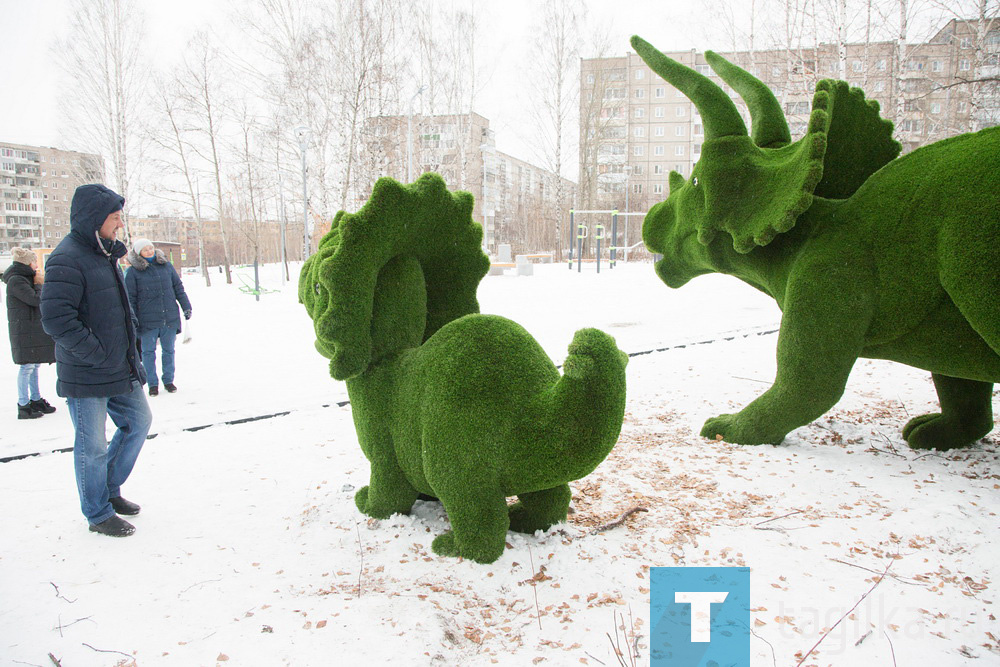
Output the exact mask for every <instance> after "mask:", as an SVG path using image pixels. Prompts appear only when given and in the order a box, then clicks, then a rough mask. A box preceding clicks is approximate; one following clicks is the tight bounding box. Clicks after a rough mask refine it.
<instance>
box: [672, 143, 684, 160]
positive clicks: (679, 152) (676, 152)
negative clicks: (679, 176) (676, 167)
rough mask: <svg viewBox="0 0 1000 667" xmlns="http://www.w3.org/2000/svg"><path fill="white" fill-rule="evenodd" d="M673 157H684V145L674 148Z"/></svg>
mask: <svg viewBox="0 0 1000 667" xmlns="http://www.w3.org/2000/svg"><path fill="white" fill-rule="evenodd" d="M674 155H676V156H677V157H680V156H682V155H684V144H681V145H680V146H674Z"/></svg>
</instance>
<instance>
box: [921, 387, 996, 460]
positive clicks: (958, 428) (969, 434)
mask: <svg viewBox="0 0 1000 667" xmlns="http://www.w3.org/2000/svg"><path fill="white" fill-rule="evenodd" d="M931 379H932V380H934V389H935V390H936V391H937V395H938V400H939V401H940V402H941V412H940V413H931V414H926V415H920V416H919V417H914V418H913V419H911V420H910V421H909V422H908V423H907V424H906V426H904V427H903V439H904V440H906V442H907V443H908V444H909V445H910V447H912V448H913V449H956V448H958V447H968V446H969V445H971V444H973V443H974V442H975V441H976V440H979V439H980V438H982V437H983V436H985V435H986V434H987V433H989V432H990V431H991V430H993V383H992V382H980V381H977V380H965V379H962V378H955V377H950V376H947V375H941V374H940V373H932V374H931Z"/></svg>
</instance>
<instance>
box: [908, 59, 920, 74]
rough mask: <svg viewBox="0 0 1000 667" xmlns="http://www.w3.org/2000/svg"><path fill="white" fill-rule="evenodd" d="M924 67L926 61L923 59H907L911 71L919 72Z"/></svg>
mask: <svg viewBox="0 0 1000 667" xmlns="http://www.w3.org/2000/svg"><path fill="white" fill-rule="evenodd" d="M923 68H924V61H923V60H907V61H906V69H908V70H910V71H911V72H919V71H920V70H922V69H923Z"/></svg>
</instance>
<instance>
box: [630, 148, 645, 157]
mask: <svg viewBox="0 0 1000 667" xmlns="http://www.w3.org/2000/svg"><path fill="white" fill-rule="evenodd" d="M645 153H646V147H645V146H633V147H632V155H645Z"/></svg>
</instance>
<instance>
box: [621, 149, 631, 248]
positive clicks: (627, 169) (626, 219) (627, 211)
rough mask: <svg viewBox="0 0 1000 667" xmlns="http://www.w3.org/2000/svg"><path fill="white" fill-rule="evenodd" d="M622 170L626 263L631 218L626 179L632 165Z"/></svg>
mask: <svg viewBox="0 0 1000 667" xmlns="http://www.w3.org/2000/svg"><path fill="white" fill-rule="evenodd" d="M622 171H624V172H625V248H624V249H625V253H624V255H625V263H626V264H627V263H628V221H629V220H630V219H631V216H630V215H629V213H630V211H629V209H628V188H629V182H628V179H629V176H630V175H631V174H632V165H629V164H627V165H625V166H624V167H623V168H622Z"/></svg>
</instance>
